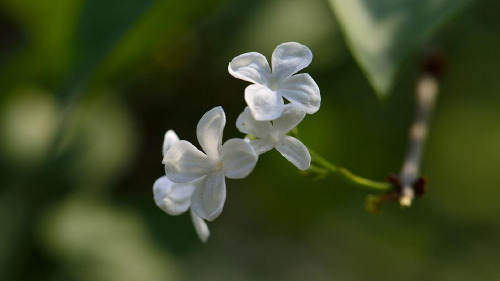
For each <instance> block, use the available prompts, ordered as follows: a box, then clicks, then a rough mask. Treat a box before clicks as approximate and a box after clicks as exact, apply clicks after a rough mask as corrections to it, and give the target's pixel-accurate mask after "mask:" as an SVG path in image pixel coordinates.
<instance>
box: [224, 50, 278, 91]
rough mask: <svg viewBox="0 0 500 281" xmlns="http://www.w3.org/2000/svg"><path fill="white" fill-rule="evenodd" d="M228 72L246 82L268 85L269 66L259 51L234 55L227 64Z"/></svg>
mask: <svg viewBox="0 0 500 281" xmlns="http://www.w3.org/2000/svg"><path fill="white" fill-rule="evenodd" d="M228 70H229V73H230V74H231V75H233V76H234V77H236V78H238V79H242V80H245V81H248V82H252V83H256V84H261V85H269V79H270V77H271V68H269V64H268V63H267V59H266V57H264V56H263V55H261V54H259V53H255V52H252V53H245V54H242V55H239V56H237V57H235V58H234V59H233V60H232V61H231V62H230V63H229V66H228Z"/></svg>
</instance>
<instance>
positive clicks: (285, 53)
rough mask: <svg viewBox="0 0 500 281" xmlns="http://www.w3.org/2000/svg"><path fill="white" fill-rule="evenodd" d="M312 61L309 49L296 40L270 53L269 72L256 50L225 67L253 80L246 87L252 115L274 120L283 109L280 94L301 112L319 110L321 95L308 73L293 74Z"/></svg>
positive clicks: (232, 73)
mask: <svg viewBox="0 0 500 281" xmlns="http://www.w3.org/2000/svg"><path fill="white" fill-rule="evenodd" d="M311 61H312V53H311V50H309V48H307V47H306V46H304V45H301V44H299V43H295V42H289V43H283V44H281V45H279V46H278V47H276V49H275V50H274V52H273V55H272V71H271V68H270V67H269V64H268V63H267V60H266V58H265V57H264V56H263V55H262V54H260V53H256V52H251V53H245V54H242V55H239V56H237V57H235V58H234V59H233V60H232V61H231V62H230V63H229V66H228V70H229V73H230V74H231V75H233V76H234V77H236V78H238V79H242V80H245V81H249V82H252V83H254V85H250V86H248V87H247V88H246V89H245V100H246V102H247V104H248V106H249V107H250V111H251V113H252V116H253V117H254V118H255V119H256V120H259V121H263V120H274V119H276V118H278V117H280V116H281V113H282V112H283V106H284V102H283V97H285V98H286V99H288V100H289V101H290V102H291V103H292V104H294V105H296V106H297V107H298V108H299V109H301V110H302V111H304V112H306V113H309V114H312V113H315V112H316V111H318V109H319V106H320V103H321V96H320V93H319V88H318V85H317V84H316V82H314V80H313V79H312V78H311V76H310V75H309V74H306V73H301V74H296V75H293V74H295V73H297V72H298V71H300V70H302V69H303V68H305V67H307V66H308V65H309V64H310V63H311Z"/></svg>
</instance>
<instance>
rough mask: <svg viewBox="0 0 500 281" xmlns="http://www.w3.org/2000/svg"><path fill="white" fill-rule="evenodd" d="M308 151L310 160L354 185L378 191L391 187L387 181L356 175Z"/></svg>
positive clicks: (390, 188)
mask: <svg viewBox="0 0 500 281" xmlns="http://www.w3.org/2000/svg"><path fill="white" fill-rule="evenodd" d="M309 153H310V154H311V158H312V162H313V163H315V164H317V165H318V166H321V167H322V168H324V169H325V170H326V171H328V172H330V173H332V174H334V175H337V176H340V177H342V178H343V179H344V180H345V181H346V182H347V183H350V184H353V185H356V186H358V187H363V188H369V189H374V190H378V191H389V190H392V189H393V186H392V185H391V184H390V183H387V182H380V181H373V180H369V179H366V178H363V177H360V176H358V175H355V174H353V173H352V172H351V171H349V170H347V169H346V168H344V167H340V166H337V165H335V164H332V163H331V162H329V161H328V160H326V159H325V158H323V157H321V156H320V155H319V154H318V153H316V152H314V151H313V150H311V149H309Z"/></svg>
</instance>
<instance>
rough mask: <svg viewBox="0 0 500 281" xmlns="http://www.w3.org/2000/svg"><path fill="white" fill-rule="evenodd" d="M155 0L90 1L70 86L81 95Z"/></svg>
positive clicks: (85, 7) (86, 5)
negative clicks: (104, 61)
mask: <svg viewBox="0 0 500 281" xmlns="http://www.w3.org/2000/svg"><path fill="white" fill-rule="evenodd" d="M155 2H156V0H128V1H121V0H88V1H87V2H86V3H85V6H84V8H83V11H82V15H81V19H80V23H79V25H78V27H77V32H76V34H77V49H76V55H77V59H76V63H75V66H74V70H73V74H72V75H73V76H72V78H71V79H70V84H69V85H68V87H69V89H71V90H70V92H69V94H78V93H79V92H80V91H82V90H83V89H82V88H83V87H85V85H86V84H87V83H88V81H89V79H91V76H92V74H93V73H95V71H96V70H97V69H98V68H99V66H100V65H101V63H102V61H103V60H104V59H105V58H106V56H108V54H110V53H111V51H112V50H113V49H114V47H115V46H116V45H117V44H118V43H119V42H120V41H121V40H122V39H123V38H124V37H125V35H126V34H127V32H128V31H129V30H130V29H131V28H132V27H133V26H134V24H135V23H136V22H137V20H138V19H139V18H140V17H141V15H143V13H144V12H145V11H146V10H147V9H148V8H149V7H150V6H151V5H152V4H153V3H155Z"/></svg>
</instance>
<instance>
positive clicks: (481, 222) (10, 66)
mask: <svg viewBox="0 0 500 281" xmlns="http://www.w3.org/2000/svg"><path fill="white" fill-rule="evenodd" d="M337 2H338V1H337ZM499 13H500V4H499V2H498V1H496V0H480V1H479V0H478V1H475V2H473V3H471V4H470V5H468V6H466V7H465V9H464V10H462V11H461V12H460V13H458V14H457V16H455V17H453V18H451V20H450V21H449V22H447V23H446V24H444V25H442V26H441V27H440V28H439V29H437V32H436V33H434V34H433V35H432V37H429V38H427V40H426V41H427V43H425V44H423V45H421V46H420V47H421V48H423V47H424V46H428V45H430V46H437V47H439V48H441V49H442V50H443V52H444V53H445V54H446V56H447V58H448V61H449V68H448V71H447V73H446V74H445V76H444V77H443V81H442V84H441V85H440V86H441V87H440V88H441V91H440V96H439V100H438V105H437V108H436V112H435V115H434V118H433V121H432V124H431V128H430V134H429V142H428V145H427V147H426V150H425V155H424V160H423V166H422V172H423V173H424V174H425V175H427V176H428V177H429V185H428V188H429V191H428V193H427V194H426V195H425V196H424V197H423V198H422V199H418V200H417V201H415V203H414V206H413V207H412V208H410V209H407V210H402V209H400V208H399V207H398V206H397V204H387V205H384V206H383V209H382V212H381V213H380V214H378V215H372V214H370V213H368V212H366V211H365V209H364V207H363V204H364V199H365V196H366V195H367V194H368V193H367V191H365V190H358V189H355V188H353V187H351V186H348V185H345V184H344V183H342V182H341V181H339V180H338V179H334V178H327V179H324V180H319V181H314V180H312V179H311V178H309V177H305V176H303V175H301V174H300V173H298V171H297V170H296V168H295V167H293V166H292V165H291V164H290V163H289V162H287V161H286V160H285V159H284V158H283V157H281V156H280V155H279V153H277V152H276V151H272V152H270V153H268V154H264V155H263V156H262V157H260V159H259V162H258V165H257V167H256V168H255V170H254V172H253V173H252V174H251V175H250V176H249V177H248V178H245V179H243V180H227V189H228V190H227V192H228V195H227V200H226V204H225V207H224V211H223V212H222V215H221V216H220V217H219V218H218V219H217V220H215V221H214V222H212V223H210V224H209V227H210V230H211V232H212V235H211V237H210V239H209V242H208V243H207V244H205V245H204V244H202V243H201V242H200V241H199V240H198V238H197V236H196V234H195V232H194V229H193V226H192V224H191V221H190V218H189V215H188V214H184V215H181V216H179V217H171V216H168V215H167V214H165V213H163V212H162V211H161V210H160V209H159V208H157V207H156V206H155V205H154V202H153V197H152V185H153V182H154V181H155V180H156V178H158V177H160V176H161V175H163V174H164V170H163V166H162V165H161V160H162V157H161V145H162V141H163V135H164V133H165V131H166V130H168V129H173V130H175V131H176V133H177V134H178V135H179V137H180V138H182V139H186V140H188V141H190V142H192V143H194V144H196V145H198V144H197V141H196V136H195V131H196V124H197V122H198V120H199V118H201V116H202V115H203V114H204V113H205V112H206V111H208V110H209V109H211V108H213V107H215V106H219V105H220V106H222V107H223V108H224V110H225V112H226V116H227V125H226V129H225V131H224V139H225V140H226V139H229V138H233V137H243V135H242V134H241V133H239V132H238V131H237V130H236V128H235V125H234V123H235V121H236V118H237V116H238V114H239V113H240V112H241V111H242V110H243V108H244V106H245V102H244V99H243V92H244V88H245V87H246V85H247V84H248V83H246V82H243V81H241V80H237V79H234V78H233V77H232V76H230V75H229V73H228V72H227V64H228V63H229V61H231V60H232V59H233V58H234V57H235V56H237V55H239V54H242V53H245V52H249V51H256V52H261V53H263V54H264V55H266V56H267V57H268V58H269V57H270V55H271V53H272V51H273V49H274V48H275V47H276V46H277V45H278V44H280V43H283V42H287V41H296V42H300V43H302V44H305V45H307V46H308V47H309V48H310V49H311V50H312V52H313V54H314V59H313V62H312V64H311V65H310V66H309V67H308V68H307V69H305V70H304V72H307V73H309V74H311V76H312V77H313V78H314V79H315V81H316V82H317V83H318V85H319V87H320V89H321V94H322V105H321V108H320V110H319V111H318V112H317V113H316V114H314V115H308V116H307V117H306V119H305V120H304V121H303V122H302V123H301V125H300V128H299V130H300V135H301V138H302V140H303V142H304V143H305V144H306V145H307V146H309V147H311V148H312V149H314V150H315V151H317V152H319V153H321V154H322V155H324V156H325V157H327V158H328V159H330V160H331V161H332V162H334V163H336V164H339V165H342V166H345V167H347V168H349V169H350V170H352V171H354V172H356V173H358V174H360V175H363V176H366V177H368V178H372V179H377V180H383V179H384V178H385V177H386V176H387V174H388V173H390V172H396V173H397V172H399V169H400V167H401V163H402V159H403V157H404V153H405V146H406V138H407V130H408V126H409V125H410V123H411V120H412V118H413V109H414V102H413V93H414V86H415V81H416V78H417V77H418V67H417V64H418V63H417V62H418V54H419V50H420V49H421V48H420V49H419V50H414V51H413V53H412V55H411V56H410V57H409V58H407V59H406V60H405V63H404V67H403V68H402V71H401V73H400V75H399V76H397V79H396V80H395V81H394V85H395V88H394V90H393V91H392V92H391V94H390V96H389V97H388V98H387V99H386V100H385V102H384V103H381V102H380V101H379V100H378V99H377V97H376V95H375V94H374V91H373V90H372V88H371V87H370V85H369V83H368V82H367V81H368V80H367V78H365V76H364V75H363V72H362V71H361V70H360V68H359V67H358V66H357V64H356V63H355V61H354V58H353V56H352V55H351V53H350V52H349V51H348V49H347V47H346V44H345V42H344V39H343V38H344V37H343V36H342V34H341V29H340V28H339V25H338V23H337V21H336V19H335V18H334V16H333V13H332V10H331V7H330V6H329V3H328V1H324V0H275V1H263V0H259V1H255V0H238V1H230V0H220V1H215V0H214V1H203V0H197V1H165V0H162V1H160V0H158V1H153V0H148V1H144V0H142V1H140V0H131V1H118V0H106V1H97V0H88V1H84V0H64V1H63V0H59V1H58V0H45V1H39V0H23V1H19V0H1V1H0V93H1V94H0V280H61V281H62V280H64V281H66V280H75V281H80V280H82V281H83V280H85V281H87V280H88V281H101V280H103V281H104V280H105V281H108V280H110V281H114V280H116V281H128V280H131V281H135V280H148V281H150V280H231V281H232V280H287V281H289V280H424V279H425V280H428V281H431V280H453V281H457V280H500V271H499V270H498V265H499V264H500V240H499V239H498V238H499V237H500V224H499V222H500V204H499V199H500V172H499V167H500V165H499V164H500V83H499V78H498V77H499V74H500V52H499V50H500V18H499V17H498V14H499Z"/></svg>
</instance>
